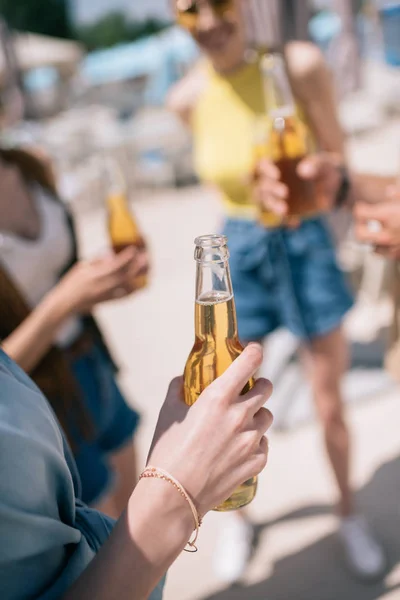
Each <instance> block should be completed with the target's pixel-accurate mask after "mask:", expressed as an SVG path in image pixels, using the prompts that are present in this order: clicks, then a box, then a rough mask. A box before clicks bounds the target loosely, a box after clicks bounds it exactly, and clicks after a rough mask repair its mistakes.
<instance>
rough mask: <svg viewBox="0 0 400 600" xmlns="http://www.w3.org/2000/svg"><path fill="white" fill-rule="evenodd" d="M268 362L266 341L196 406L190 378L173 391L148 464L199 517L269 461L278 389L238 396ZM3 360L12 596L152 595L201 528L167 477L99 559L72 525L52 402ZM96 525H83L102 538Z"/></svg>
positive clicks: (143, 488) (138, 503) (4, 488)
mask: <svg viewBox="0 0 400 600" xmlns="http://www.w3.org/2000/svg"><path fill="white" fill-rule="evenodd" d="M262 359H263V356H262V350H261V348H259V347H258V346H257V345H254V344H251V345H249V346H248V347H247V348H246V349H245V350H244V352H243V353H242V355H241V356H240V357H239V358H237V359H236V360H235V361H234V363H233V365H231V367H230V368H229V369H228V370H227V371H226V372H225V373H224V374H223V375H222V376H221V377H220V378H219V379H218V380H216V381H215V382H214V383H212V384H211V385H210V386H209V387H208V388H207V389H206V390H205V391H204V392H203V394H202V395H201V396H200V398H199V400H198V401H197V402H196V404H195V405H194V406H193V407H191V408H189V407H187V406H186V405H185V404H184V402H183V397H182V393H183V381H182V378H178V379H176V380H174V382H173V383H172V384H171V386H170V389H169V392H168V395H167V399H166V401H165V404H164V406H163V408H162V410H161V413H160V419H159V423H158V426H157V430H156V434H155V438H154V443H153V446H152V451H151V464H153V465H156V466H157V467H159V468H161V469H164V470H165V471H168V472H169V473H171V474H172V475H173V476H174V477H176V478H177V479H178V481H180V482H181V484H182V485H183V486H184V488H185V489H186V490H187V492H188V493H189V494H190V496H191V497H192V500H193V502H194V504H195V505H196V508H197V510H198V513H199V515H201V516H204V515H205V514H206V513H208V512H209V511H210V510H211V509H212V508H213V507H215V506H218V505H219V504H220V503H221V502H222V501H224V499H226V498H228V497H229V496H230V495H231V494H232V492H233V490H235V489H236V488H237V486H238V485H239V484H240V483H241V482H243V481H246V480H248V479H250V478H251V477H255V476H257V475H258V474H259V473H260V472H261V471H262V470H263V469H264V467H265V466H266V464H267V457H268V442H267V440H266V438H265V435H264V434H265V433H266V431H267V430H268V429H269V427H270V426H271V424H272V415H271V413H270V412H269V411H268V410H267V409H265V408H264V404H265V403H266V401H267V400H268V398H269V397H270V395H271V392H272V386H271V384H270V383H269V382H268V381H266V380H262V379H259V380H258V381H257V382H256V384H255V386H254V388H253V389H252V390H251V391H250V392H248V393H247V394H245V395H242V390H243V388H244V386H245V385H246V383H247V382H248V381H249V379H250V378H251V377H253V376H254V374H255V373H256V372H257V371H258V369H259V368H260V365H261V364H262ZM2 362H3V363H4V360H3V359H2V356H1V354H0V407H1V408H2V410H1V412H0V415H1V418H0V434H1V435H0V450H1V452H0V467H2V469H3V472H4V473H7V477H2V478H0V538H2V539H7V540H9V542H10V543H8V544H3V545H2V546H1V547H0V579H1V581H2V586H3V587H4V588H5V590H6V591H7V592H8V591H10V594H9V596H7V597H12V598H21V597H32V598H37V599H38V600H39V599H40V598H41V597H42V596H41V594H42V590H46V594H47V593H48V590H49V589H51V591H52V595H50V594H49V597H53V598H62V599H63V600H86V599H87V598H96V600H114V598H118V600H145V599H146V598H148V596H149V594H150V593H151V591H152V590H153V589H154V588H155V586H156V585H157V583H158V582H159V580H160V578H161V577H162V576H163V575H164V574H165V572H166V570H167V568H168V567H169V566H170V565H171V564H172V563H173V562H174V560H175V558H176V557H177V555H178V554H179V553H180V552H181V550H182V549H183V548H184V546H185V545H186V543H187V541H188V539H189V537H190V534H191V532H192V530H193V528H194V522H193V515H192V514H191V510H190V508H189V506H188V505H187V504H186V500H184V499H183V498H182V497H181V496H180V494H179V493H178V491H177V490H176V489H175V488H174V487H173V486H171V485H170V484H169V483H167V482H164V481H162V480H159V479H155V480H142V481H141V482H140V483H139V484H138V486H137V487H136V489H135V491H134V492H133V494H132V496H131V499H130V501H129V504H128V508H127V510H126V512H125V514H124V515H123V517H122V518H121V520H120V521H119V522H118V524H117V525H116V527H115V529H114V531H113V533H112V534H111V536H110V538H109V539H108V541H107V542H106V543H105V544H104V546H103V548H102V549H101V550H100V552H99V553H98V554H97V556H94V552H95V551H94V550H93V548H91V547H89V544H88V541H87V540H86V538H85V535H83V534H81V532H80V530H79V529H78V528H77V527H76V526H75V523H74V520H75V517H74V510H73V502H74V494H73V490H72V489H71V486H72V478H71V472H70V471H69V469H68V466H67V462H66V460H65V458H64V452H63V447H62V443H61V435H60V432H59V430H58V429H57V426H56V423H55V421H54V418H53V416H52V414H51V413H50V411H49V409H48V407H47V406H46V402H45V399H44V398H43V396H42V395H41V394H40V393H39V391H38V390H37V389H36V388H34V387H32V386H31V384H30V382H29V379H28V378H27V376H26V375H24V374H23V373H20V374H19V375H18V373H17V377H18V378H19V379H20V382H18V381H17V380H16V377H12V376H11V377H10V375H9V374H8V373H7V370H6V371H5V375H4V374H2ZM11 368H12V366H11ZM6 369H7V367H6ZM16 398H17V399H18V401H17V402H16V401H15V399H16ZM22 417H23V418H22ZM215 431H218V433H219V435H218V436H216V435H215ZM204 440H207V443H206V444H205V443H204ZM27 489H28V490H29V493H26V490H27ZM86 512H87V513H88V514H89V515H90V514H91V513H92V516H93V517H94V520H95V521H97V522H98V521H99V519H100V520H101V519H102V517H101V515H99V513H96V512H95V511H90V509H86ZM60 514H62V515H64V519H63V520H61V519H60ZM82 519H83V516H82ZM91 521H92V520H91ZM91 521H90V520H89V519H87V520H86V527H85V528H84V531H87V533H88V534H89V533H90V532H91V533H92V536H93V537H94V538H96V530H95V527H94V526H93V523H92V524H91ZM67 558H68V559H67ZM27 575H29V576H27ZM73 582H75V583H73ZM11 592H12V593H11Z"/></svg>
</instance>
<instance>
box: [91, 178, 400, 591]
mask: <svg viewBox="0 0 400 600" xmlns="http://www.w3.org/2000/svg"><path fill="white" fill-rule="evenodd" d="M136 212H137V214H138V217H139V219H140V222H141V224H142V227H143V229H144V231H145V233H146V234H147V235H148V236H149V239H150V240H151V245H152V252H153V259H154V272H153V281H152V284H151V286H150V287H149V289H148V290H146V291H145V292H143V293H141V294H140V295H138V296H137V297H136V298H133V299H131V300H128V301H122V302H118V303H115V304H114V305H109V306H107V307H106V308H103V309H102V310H101V311H100V312H99V316H100V319H101V320H102V322H103V323H104V326H105V328H106V330H107V333H108V335H109V338H110V340H111V343H112V345H113V346H114V347H115V350H116V354H117V355H118V358H119V360H120V362H121V364H122V365H123V373H122V378H121V379H122V382H123V385H124V386H125V389H126V391H127V393H128V395H129V398H130V399H131V400H132V401H133V402H134V403H135V404H136V405H138V406H139V408H140V410H141V411H142V413H143V417H144V420H143V427H142V430H141V433H140V449H141V460H142V461H143V460H144V456H145V453H146V450H147V448H148V446H149V443H150V438H151V432H152V429H153V427H154V423H155V420H156V416H157V411H158V409H159V407H160V404H161V402H162V400H163V397H164V394H165V390H166V388H167V384H168V382H169V380H170V379H171V378H172V377H173V376H174V375H176V374H179V373H181V372H182V368H183V365H184V362H185V359H186V357H187V354H188V352H189V350H190V347H191V343H192V338H193V293H194V271H195V269H194V261H193V259H192V255H193V239H194V237H195V236H196V235H198V234H202V233H207V232H212V231H215V230H216V229H217V227H218V213H217V205H216V203H215V202H214V199H213V196H212V194H210V193H209V192H206V191H204V190H202V189H188V190H185V191H181V192H179V193H175V192H171V193H163V194H160V195H158V196H154V197H152V198H149V199H146V201H143V202H142V201H140V202H138V203H137V204H136ZM80 224H81V234H82V235H81V237H82V242H83V247H84V253H85V254H86V255H87V256H88V255H92V254H94V253H96V251H97V250H99V249H101V248H102V247H104V245H105V243H106V241H105V240H106V237H105V228H104V213H103V212H102V211H99V210H97V211H91V212H90V213H86V214H85V215H82V216H81V218H80ZM274 344H275V346H273V348H275V349H276V350H275V351H274V350H270V354H269V356H270V358H267V360H266V366H265V370H266V372H268V373H272V375H274V373H275V376H276V377H278V371H279V362H280V361H277V360H276V357H277V356H280V355H281V352H282V349H287V347H288V344H289V341H287V338H286V337H285V336H284V334H279V335H278V336H277V338H276V339H275V341H274ZM372 350H374V348H372ZM371 356H372V362H371V361H370V362H369V365H370V366H371V367H372V370H368V369H366V368H365V364H366V362H365V361H364V366H363V360H361V361H359V364H358V365H357V369H358V370H357V371H353V373H352V375H351V377H350V378H349V379H348V380H347V383H346V391H347V396H348V397H349V398H350V399H351V400H352V402H351V407H350V410H349V415H350V418H351V422H352V427H353V430H354V434H355V443H354V458H355V469H354V481H355V484H356V485H357V486H358V487H359V489H360V493H359V500H360V505H361V506H362V507H363V509H365V510H366V512H368V514H369V515H370V516H371V519H372V521H373V523H374V525H375V526H376V528H377V531H378V532H379V535H380V536H381V537H382V539H383V541H384V542H385V544H386V546H387V548H388V552H389V556H390V565H391V568H390V574H389V575H388V578H387V579H386V580H385V582H384V583H382V584H380V585H376V586H372V587H367V586H364V585H360V584H357V583H355V582H354V581H352V579H351V578H350V577H349V576H348V574H347V573H346V571H345V569H344V568H343V565H342V563H341V561H340V557H339V556H338V553H337V547H336V542H335V539H334V535H333V533H334V530H335V520H334V518H333V517H332V514H331V513H332V503H333V501H334V489H333V486H332V481H331V478H330V474H329V472H328V470H327V467H326V464H325V461H324V459H323V455H322V453H321V451H320V448H321V446H320V440H319V433H318V429H317V427H316V425H315V424H314V421H313V416H312V409H311V407H310V402H309V396H308V394H307V390H306V387H305V386H304V383H303V382H302V379H301V375H299V373H298V371H297V370H296V367H295V366H294V367H293V369H294V371H293V370H292V371H291V370H290V369H289V370H286V371H285V373H284V376H283V377H279V382H278V386H277V388H278V389H277V395H276V398H275V399H274V402H273V406H274V410H276V411H277V412H278V415H279V418H278V424H280V426H281V429H282V430H279V431H278V430H276V431H275V433H274V434H273V437H272V450H271V459H270V465H269V468H268V470H267V471H266V473H265V474H264V475H263V476H262V478H261V482H260V491H259V493H258V496H257V499H256V501H255V502H254V504H253V506H252V514H253V517H254V519H255V521H256V522H257V523H258V524H259V533H260V536H259V544H258V547H257V551H256V553H255V556H254V559H253V561H252V563H251V564H250V565H249V569H248V573H247V574H246V579H245V583H244V587H240V588H233V589H230V590H222V589H221V586H220V585H219V584H218V581H216V580H215V578H214V576H213V574H212V568H211V563H212V551H213V544H214V541H215V537H216V535H217V531H218V528H219V527H220V526H222V524H223V518H224V516H223V515H216V514H213V515H210V517H209V518H208V519H207V521H206V523H205V525H204V528H203V530H202V532H201V537H200V544H199V545H200V552H199V553H198V554H197V555H183V556H182V557H181V558H180V559H179V560H178V562H177V564H176V565H175V566H174V567H173V569H172V570H171V573H170V576H169V581H168V586H167V593H166V599H167V600H206V599H208V600H211V599H213V600H236V599H237V600H239V599H240V600H269V599H271V600H375V599H381V600H394V599H395V598H397V599H400V508H399V506H400V505H399V498H400V436H399V422H400V418H399V413H400V411H399V408H398V397H399V393H398V390H397V389H396V388H395V387H394V386H393V384H392V383H391V382H390V381H389V380H388V379H387V378H386V377H385V376H384V374H383V373H382V370H381V368H380V366H379V349H378V353H377V352H375V351H373V352H372V354H370V357H371ZM367 362H368V361H367ZM299 390H300V393H297V392H298V391H299Z"/></svg>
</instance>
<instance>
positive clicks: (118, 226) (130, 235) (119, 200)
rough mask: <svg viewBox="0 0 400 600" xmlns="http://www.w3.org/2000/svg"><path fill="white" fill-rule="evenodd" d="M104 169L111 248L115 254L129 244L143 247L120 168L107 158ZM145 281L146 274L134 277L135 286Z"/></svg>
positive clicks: (139, 285)
mask: <svg viewBox="0 0 400 600" xmlns="http://www.w3.org/2000/svg"><path fill="white" fill-rule="evenodd" d="M105 171H106V176H107V198H106V204H107V213H108V232H109V236H110V241H111V246H112V248H113V250H114V252H116V253H117V254H118V253H119V252H122V250H125V248H128V247H129V246H134V247H135V248H138V249H144V248H145V242H144V238H143V236H142V234H141V232H140V229H139V226H138V224H137V222H136V219H135V217H134V215H133V213H132V211H131V210H130V208H129V202H128V197H127V192H126V184H125V181H124V178H123V175H122V173H121V170H120V168H119V166H118V165H117V163H116V162H115V161H114V160H112V159H110V158H108V159H107V160H106V161H105ZM147 283H148V278H147V274H144V275H138V276H137V277H136V279H135V288H136V289H141V288H144V287H146V285H147Z"/></svg>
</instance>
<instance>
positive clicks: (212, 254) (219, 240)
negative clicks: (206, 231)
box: [194, 234, 229, 264]
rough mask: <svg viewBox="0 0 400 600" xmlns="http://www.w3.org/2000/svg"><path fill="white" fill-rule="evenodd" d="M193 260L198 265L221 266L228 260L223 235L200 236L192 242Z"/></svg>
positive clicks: (225, 238)
mask: <svg viewBox="0 0 400 600" xmlns="http://www.w3.org/2000/svg"><path fill="white" fill-rule="evenodd" d="M194 243H195V244H196V250H195V252H194V258H195V260H196V261H197V262H198V263H202V264H207V263H214V264H218V263H219V264H221V263H226V262H227V261H228V260H229V250H228V246H227V243H228V238H227V237H226V236H225V235H218V234H212V235H201V236H200V237H197V238H196V239H195V241H194Z"/></svg>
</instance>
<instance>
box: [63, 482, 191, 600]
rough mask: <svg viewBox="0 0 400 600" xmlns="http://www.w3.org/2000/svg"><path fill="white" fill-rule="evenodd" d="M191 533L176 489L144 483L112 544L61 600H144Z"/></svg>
mask: <svg viewBox="0 0 400 600" xmlns="http://www.w3.org/2000/svg"><path fill="white" fill-rule="evenodd" d="M192 531H193V516H192V513H191V511H190V509H189V507H188V505H187V503H186V501H185V500H184V499H183V498H182V497H181V496H180V495H179V494H178V492H177V491H176V490H175V489H174V488H173V487H172V486H170V485H169V484H167V483H165V482H163V481H160V480H142V481H140V482H139V484H138V485H137V487H136V489H135V491H134V493H133V494H132V497H131V499H130V502H129V505H128V508H127V511H126V512H125V514H124V515H123V517H122V518H121V519H120V521H119V522H118V524H117V526H116V528H115V530H114V532H113V534H112V535H111V537H110V539H109V541H108V542H107V544H106V545H105V546H104V547H103V548H102V550H101V551H100V553H99V554H98V556H97V557H96V559H95V561H93V562H92V563H91V564H90V565H89V567H88V569H86V571H85V572H84V573H83V575H82V576H81V577H80V579H79V580H78V582H77V583H76V584H75V585H74V586H73V587H72V588H71V589H70V590H69V591H68V592H67V594H66V595H65V596H64V597H63V600H86V599H87V598H96V600H111V598H119V599H120V600H146V599H147V598H148V597H149V594H150V593H151V591H152V590H153V589H154V588H155V587H156V585H157V583H158V582H159V581H160V579H161V578H162V577H163V575H164V574H165V573H166V571H167V570H168V568H169V567H170V566H171V565H172V563H173V562H174V561H175V560H176V558H177V557H178V555H179V554H180V553H181V552H182V550H183V549H184V547H185V545H186V543H187V541H188V539H189V537H190V535H191V533H192Z"/></svg>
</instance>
